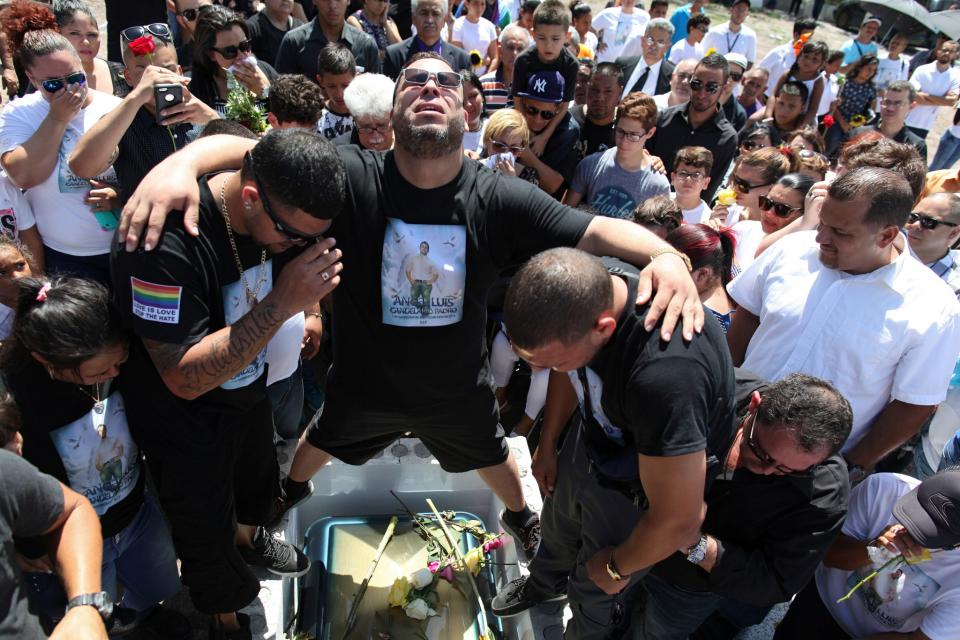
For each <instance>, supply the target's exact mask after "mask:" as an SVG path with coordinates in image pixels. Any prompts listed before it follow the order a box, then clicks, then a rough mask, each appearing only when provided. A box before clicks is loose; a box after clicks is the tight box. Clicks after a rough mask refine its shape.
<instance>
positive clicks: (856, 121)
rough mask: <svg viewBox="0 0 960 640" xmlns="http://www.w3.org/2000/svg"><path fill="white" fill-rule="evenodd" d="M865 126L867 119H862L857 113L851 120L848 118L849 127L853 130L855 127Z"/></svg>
mask: <svg viewBox="0 0 960 640" xmlns="http://www.w3.org/2000/svg"><path fill="white" fill-rule="evenodd" d="M865 124H867V119H866V118H864V117H863V116H862V115H860V114H859V113H858V114H857V115H855V116H853V117H852V118H850V126H851V127H853V128H854V129H856V128H857V127H862V126H863V125H865Z"/></svg>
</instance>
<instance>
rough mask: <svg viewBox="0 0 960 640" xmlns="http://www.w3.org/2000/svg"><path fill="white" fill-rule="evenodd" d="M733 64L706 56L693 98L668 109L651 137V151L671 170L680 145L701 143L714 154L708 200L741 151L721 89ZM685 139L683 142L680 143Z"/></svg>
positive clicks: (705, 195)
mask: <svg viewBox="0 0 960 640" xmlns="http://www.w3.org/2000/svg"><path fill="white" fill-rule="evenodd" d="M729 75H730V67H729V65H728V63H727V61H726V59H724V57H723V56H721V55H720V54H718V53H712V54H710V55H708V56H705V57H704V58H703V59H702V60H701V61H700V62H699V63H698V64H697V66H696V68H695V69H694V71H693V78H692V79H691V80H690V92H691V94H690V101H689V102H687V103H686V104H679V105H677V106H675V107H670V108H668V109H664V110H662V111H661V112H660V115H659V117H658V119H657V131H656V133H654V135H653V137H651V138H650V139H649V140H647V151H649V152H650V153H652V154H653V155H655V156H657V157H659V158H661V159H663V161H664V164H665V165H666V169H667V173H668V174H669V173H671V172H672V171H673V157H674V156H675V155H676V149H677V146H678V145H679V146H697V147H704V148H706V149H708V150H709V151H710V152H711V153H712V154H713V169H711V170H710V186H708V187H707V189H706V190H705V191H704V192H703V199H704V200H706V201H707V202H710V201H711V200H713V196H714V194H715V193H716V191H717V189H719V188H720V185H721V183H722V182H723V176H724V175H726V173H727V167H728V166H729V165H730V161H731V160H733V156H734V154H735V153H736V150H737V131H736V129H734V128H733V125H731V124H730V122H729V121H728V120H727V118H726V117H725V116H724V115H723V110H722V109H721V108H720V104H719V103H720V92H721V91H722V90H723V88H724V85H725V84H726V82H727V79H728V78H729ZM678 141H682V142H678Z"/></svg>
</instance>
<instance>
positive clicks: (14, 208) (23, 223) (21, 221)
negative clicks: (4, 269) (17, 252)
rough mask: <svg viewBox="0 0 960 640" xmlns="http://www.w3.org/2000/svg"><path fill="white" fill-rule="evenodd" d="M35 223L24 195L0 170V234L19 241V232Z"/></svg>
mask: <svg viewBox="0 0 960 640" xmlns="http://www.w3.org/2000/svg"><path fill="white" fill-rule="evenodd" d="M36 224H37V221H36V220H35V219H34V217H33V209H32V208H31V207H30V203H29V202H27V198H26V196H24V195H23V193H22V192H21V191H20V189H19V188H17V185H15V184H13V183H12V182H10V178H8V177H7V174H6V173H3V172H0V234H3V235H5V236H6V237H8V238H9V239H11V240H13V241H14V242H17V243H19V242H20V232H21V231H23V230H24V229H29V228H31V227H33V226H35V225H36Z"/></svg>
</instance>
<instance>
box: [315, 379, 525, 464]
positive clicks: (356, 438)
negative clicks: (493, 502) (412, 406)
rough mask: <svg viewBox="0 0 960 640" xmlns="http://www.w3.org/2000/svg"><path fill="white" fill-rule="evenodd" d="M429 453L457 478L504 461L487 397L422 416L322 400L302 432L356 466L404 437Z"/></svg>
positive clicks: (330, 398) (351, 401) (499, 429)
mask: <svg viewBox="0 0 960 640" xmlns="http://www.w3.org/2000/svg"><path fill="white" fill-rule="evenodd" d="M408 431H409V432H410V433H412V434H413V435H414V436H415V437H417V438H419V439H420V441H421V442H423V444H424V445H425V446H426V447H427V449H429V450H430V453H431V454H433V457H435V458H436V459H437V461H438V462H439V463H440V466H441V467H442V468H443V470H444V471H449V472H451V473H462V472H464V471H472V470H474V469H482V468H484V467H492V466H495V465H498V464H501V463H503V462H505V461H506V460H507V453H508V449H507V443H506V441H505V440H504V432H503V427H501V426H500V416H499V413H498V411H497V401H496V398H495V397H494V395H493V393H492V392H490V393H487V392H484V393H476V394H473V395H472V396H471V397H469V398H465V399H464V401H461V402H456V403H451V404H448V405H445V406H444V407H443V408H439V409H434V410H431V411H426V412H404V411H398V410H387V409H382V408H372V407H370V406H369V405H365V404H364V403H363V402H362V401H359V400H357V399H346V398H344V397H343V396H339V397H337V396H336V395H332V396H331V395H328V396H327V400H326V403H324V406H323V409H321V410H320V411H319V412H318V413H317V415H316V416H314V418H313V420H311V421H310V425H309V426H308V427H307V441H308V442H309V443H310V444H312V445H313V446H315V447H317V448H318V449H322V450H323V451H326V452H327V453H329V454H330V455H332V456H333V457H335V458H337V459H338V460H342V461H343V462H346V463H347V464H354V465H360V464H363V463H365V462H366V461H368V460H370V459H371V458H373V457H374V456H376V455H377V454H378V453H380V452H381V451H383V450H384V449H386V448H387V447H389V446H390V445H391V444H393V442H395V441H396V440H397V439H398V438H400V437H401V436H403V434H404V433H406V432H408Z"/></svg>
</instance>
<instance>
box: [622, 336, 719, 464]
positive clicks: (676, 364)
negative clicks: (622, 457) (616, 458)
mask: <svg viewBox="0 0 960 640" xmlns="http://www.w3.org/2000/svg"><path fill="white" fill-rule="evenodd" d="M677 347H679V348H684V347H683V346H680V345H677V346H674V345H669V346H668V347H667V348H668V349H669V348H677ZM649 362H650V363H651V365H653V364H655V365H656V366H650V365H648V366H644V365H641V366H640V367H638V368H637V369H635V370H634V371H633V372H632V374H631V376H630V380H629V383H628V387H627V388H628V391H627V393H626V394H625V397H626V398H627V399H628V400H627V406H626V413H627V420H628V422H629V429H630V432H631V433H632V434H633V441H634V446H635V447H636V451H637V453H639V454H642V455H645V456H655V457H670V456H681V455H685V454H688V453H694V452H697V451H703V450H705V449H706V447H707V423H706V419H707V416H708V415H709V414H710V411H711V407H708V406H707V404H706V401H705V397H706V395H708V394H705V393H704V392H703V390H704V389H710V388H712V387H713V386H714V383H713V381H711V380H710V376H709V374H708V372H707V371H706V369H705V368H704V367H703V366H702V365H701V364H700V363H699V362H697V361H696V360H694V359H692V358H689V357H684V356H683V355H680V354H678V355H676V356H673V357H671V356H667V357H664V358H656V359H653V360H650V361H649Z"/></svg>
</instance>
